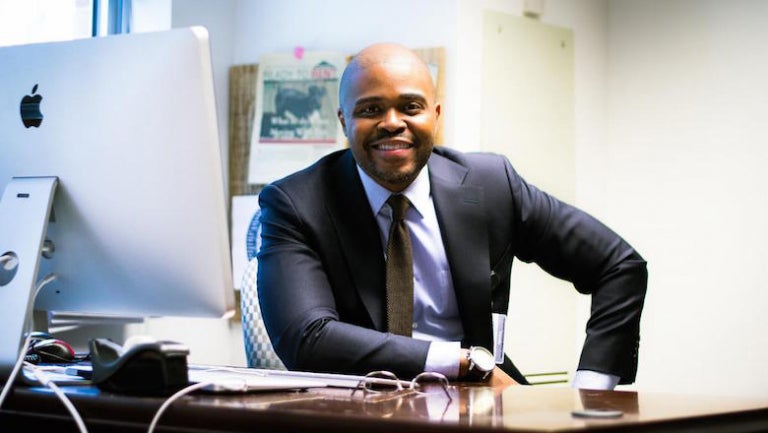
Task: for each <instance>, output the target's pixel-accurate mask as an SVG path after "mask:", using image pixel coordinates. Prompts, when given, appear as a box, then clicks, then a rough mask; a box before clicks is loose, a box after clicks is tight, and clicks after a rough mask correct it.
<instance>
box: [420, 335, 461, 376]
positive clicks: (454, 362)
mask: <svg viewBox="0 0 768 433" xmlns="http://www.w3.org/2000/svg"><path fill="white" fill-rule="evenodd" d="M460 356H461V343H460V342H458V341H432V342H431V343H429V351H428V352H427V362H426V363H425V364H424V371H432V372H435V373H440V374H442V375H444V376H445V377H447V378H448V379H456V378H458V377H459V357H460Z"/></svg>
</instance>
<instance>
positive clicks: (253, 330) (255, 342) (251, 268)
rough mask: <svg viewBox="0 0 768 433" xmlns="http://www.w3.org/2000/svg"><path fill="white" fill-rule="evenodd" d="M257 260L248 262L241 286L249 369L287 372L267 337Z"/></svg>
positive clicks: (244, 336)
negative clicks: (260, 298)
mask: <svg viewBox="0 0 768 433" xmlns="http://www.w3.org/2000/svg"><path fill="white" fill-rule="evenodd" d="M257 267H258V263H257V262H256V259H255V258H254V259H252V260H251V261H249V262H248V266H246V268H245V272H244V273H243V280H242V284H241V285H240V307H241V309H242V318H243V341H244V343H245V357H246V360H247V362H248V367H251V368H266V369H272V370H286V368H285V365H284V364H283V362H282V361H280V358H279V357H278V356H277V354H276V353H275V349H274V348H273V347H272V342H271V341H270V340H269V335H267V329H266V328H265V327H264V321H263V320H262V317H261V308H260V307H259V296H258V289H257V286H256V269H257Z"/></svg>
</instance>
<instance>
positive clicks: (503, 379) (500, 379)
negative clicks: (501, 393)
mask: <svg viewBox="0 0 768 433" xmlns="http://www.w3.org/2000/svg"><path fill="white" fill-rule="evenodd" d="M488 385H490V386H492V387H493V388H494V390H496V389H498V390H502V389H504V388H506V387H508V386H510V385H519V383H517V382H516V381H515V379H512V378H511V377H510V376H509V375H508V374H507V373H505V372H504V370H502V369H501V368H499V367H496V368H494V369H493V373H491V377H490V379H489V380H488Z"/></svg>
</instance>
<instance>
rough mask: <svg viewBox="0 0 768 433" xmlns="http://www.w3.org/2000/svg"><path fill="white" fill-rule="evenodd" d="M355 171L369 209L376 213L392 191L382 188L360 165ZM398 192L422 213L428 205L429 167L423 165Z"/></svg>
mask: <svg viewBox="0 0 768 433" xmlns="http://www.w3.org/2000/svg"><path fill="white" fill-rule="evenodd" d="M357 172H358V173H359V174H360V180H362V181H363V188H364V189H365V194H366V195H367V196H368V204H370V205H371V211H373V214H374V215H377V214H378V213H379V211H381V208H382V206H384V203H386V201H387V199H388V198H389V196H390V195H392V191H390V190H388V189H386V188H384V187H383V186H381V185H379V184H378V183H376V181H375V180H373V179H371V177H370V176H368V174H367V173H366V172H365V171H363V169H362V168H360V166H359V165H358V166H357ZM400 194H403V195H404V196H405V197H406V198H408V200H409V201H410V202H411V206H413V208H414V209H415V210H416V212H418V213H419V215H422V216H423V215H424V213H423V212H422V211H421V209H424V208H425V207H426V206H428V205H429V200H430V198H429V196H430V187H429V168H428V166H426V165H425V166H424V168H422V169H421V172H420V173H419V175H418V176H416V179H414V181H413V182H411V184H410V185H408V186H407V187H406V188H405V189H404V190H403V191H402V192H401V193H400Z"/></svg>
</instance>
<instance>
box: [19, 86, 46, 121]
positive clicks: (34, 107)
mask: <svg viewBox="0 0 768 433" xmlns="http://www.w3.org/2000/svg"><path fill="white" fill-rule="evenodd" d="M35 92H37V84H35V87H33V88H32V94H31V95H26V96H24V97H23V98H21V106H20V110H21V121H22V122H24V126H25V127H27V128H30V127H32V126H34V127H35V128H37V127H39V126H40V124H41V123H43V113H42V112H40V101H42V100H43V97H42V96H40V95H36V94H35Z"/></svg>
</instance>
